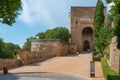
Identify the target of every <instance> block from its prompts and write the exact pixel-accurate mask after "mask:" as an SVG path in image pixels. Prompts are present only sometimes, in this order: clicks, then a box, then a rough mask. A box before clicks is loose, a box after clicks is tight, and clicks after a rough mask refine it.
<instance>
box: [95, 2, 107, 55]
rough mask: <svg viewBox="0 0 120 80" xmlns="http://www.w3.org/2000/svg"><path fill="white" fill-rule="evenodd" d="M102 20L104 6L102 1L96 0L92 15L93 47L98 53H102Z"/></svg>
mask: <svg viewBox="0 0 120 80" xmlns="http://www.w3.org/2000/svg"><path fill="white" fill-rule="evenodd" d="M104 18H105V17H104V4H103V2H102V0H98V2H97V4H96V8H95V15H94V46H95V49H97V51H98V52H100V53H102V50H103V49H102V48H103V46H102V40H101V39H100V38H101V32H100V31H101V30H102V28H103V27H104Z"/></svg>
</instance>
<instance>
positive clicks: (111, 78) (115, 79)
mask: <svg viewBox="0 0 120 80" xmlns="http://www.w3.org/2000/svg"><path fill="white" fill-rule="evenodd" d="M107 79H108V80H120V77H119V76H114V75H108V76H107Z"/></svg>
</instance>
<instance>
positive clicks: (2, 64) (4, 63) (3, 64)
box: [0, 59, 19, 70]
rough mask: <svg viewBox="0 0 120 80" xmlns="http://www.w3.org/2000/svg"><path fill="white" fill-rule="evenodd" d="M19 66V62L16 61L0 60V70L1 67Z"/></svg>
mask: <svg viewBox="0 0 120 80" xmlns="http://www.w3.org/2000/svg"><path fill="white" fill-rule="evenodd" d="M18 65H19V60H16V59H0V70H1V69H3V67H8V68H9V67H15V66H18Z"/></svg>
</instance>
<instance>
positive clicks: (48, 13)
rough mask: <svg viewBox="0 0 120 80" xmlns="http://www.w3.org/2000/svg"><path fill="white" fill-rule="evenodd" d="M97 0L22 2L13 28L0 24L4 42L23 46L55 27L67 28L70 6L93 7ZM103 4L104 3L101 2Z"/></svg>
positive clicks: (0, 32)
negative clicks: (21, 7) (20, 10)
mask: <svg viewBox="0 0 120 80" xmlns="http://www.w3.org/2000/svg"><path fill="white" fill-rule="evenodd" d="M96 2H97V0H22V6H23V11H22V12H21V15H19V16H18V17H17V18H16V23H15V24H13V26H8V25H5V24H2V23H0V37H2V38H3V40H4V42H12V43H14V44H18V45H20V46H21V47H22V46H23V44H24V42H25V41H26V38H28V37H31V36H35V35H36V34H37V33H38V32H44V31H46V30H47V29H52V28H54V27H56V26H64V27H67V28H69V24H70V23H69V21H70V20H69V12H70V8H71V6H95V5H96ZM103 2H104V3H105V1H104V0H103Z"/></svg>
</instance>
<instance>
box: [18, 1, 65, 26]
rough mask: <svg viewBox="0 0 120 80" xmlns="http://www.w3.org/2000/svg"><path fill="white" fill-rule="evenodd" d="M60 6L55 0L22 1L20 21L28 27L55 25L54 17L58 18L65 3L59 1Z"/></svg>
mask: <svg viewBox="0 0 120 80" xmlns="http://www.w3.org/2000/svg"><path fill="white" fill-rule="evenodd" d="M60 2H61V3H60V4H56V3H58V1H57V0H50V1H47V2H46V1H45V0H34V1H33V0H22V4H23V11H22V13H21V15H20V17H19V18H20V20H22V21H23V22H24V23H26V24H28V25H34V24H38V23H41V24H43V25H44V24H45V25H47V26H48V25H49V26H51V27H52V26H53V25H56V20H55V17H53V16H56V15H57V16H60V14H61V12H62V10H63V9H64V8H63V7H65V6H66V5H65V2H64V0H63V1H60Z"/></svg>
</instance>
